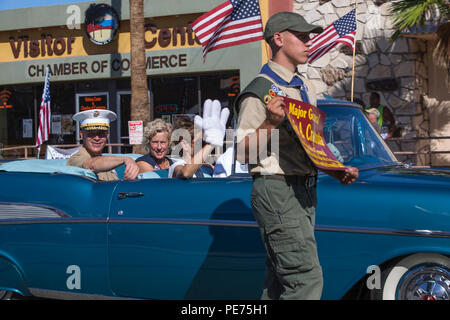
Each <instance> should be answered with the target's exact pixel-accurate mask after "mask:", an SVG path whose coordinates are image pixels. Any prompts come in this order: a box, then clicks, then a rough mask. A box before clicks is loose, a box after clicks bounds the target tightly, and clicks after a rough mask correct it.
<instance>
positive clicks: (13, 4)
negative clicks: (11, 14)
mask: <svg viewBox="0 0 450 320" xmlns="http://www.w3.org/2000/svg"><path fill="white" fill-rule="evenodd" d="M75 2H87V1H86V0H84V1H83V0H0V10H9V9H18V8H29V7H41V6H51V5H55V4H66V3H75Z"/></svg>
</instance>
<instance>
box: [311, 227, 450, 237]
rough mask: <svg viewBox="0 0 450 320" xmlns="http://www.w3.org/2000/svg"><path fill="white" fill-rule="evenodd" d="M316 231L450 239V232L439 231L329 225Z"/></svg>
mask: <svg viewBox="0 0 450 320" xmlns="http://www.w3.org/2000/svg"><path fill="white" fill-rule="evenodd" d="M315 230H316V231H325V232H346V233H365V234H380V235H393V236H411V237H433V238H450V232H446V231H438V230H412V229H394V228H367V227H347V226H328V225H317V226H316V227H315Z"/></svg>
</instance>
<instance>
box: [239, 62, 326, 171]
mask: <svg viewBox="0 0 450 320" xmlns="http://www.w3.org/2000/svg"><path fill="white" fill-rule="evenodd" d="M268 64H269V67H270V68H271V69H272V70H273V71H274V72H275V73H276V74H278V75H279V76H280V77H281V78H282V79H283V80H285V81H287V82H290V81H291V80H292V78H293V77H294V75H295V74H294V73H292V72H291V71H289V70H288V69H286V68H285V67H283V66H281V65H279V64H277V63H275V62H273V61H271V60H270V61H269V62H268ZM262 76H264V77H265V78H267V79H269V80H270V78H269V77H267V76H266V75H262ZM301 78H302V80H303V82H304V84H305V85H306V86H307V88H308V97H309V100H310V104H313V105H316V104H317V99H316V92H315V88H314V85H313V84H312V83H311V82H310V81H308V80H306V79H304V78H303V77H301ZM273 82H274V81H273ZM276 86H277V87H278V88H279V89H281V90H282V91H283V92H284V93H285V95H286V96H287V97H289V98H293V99H297V100H300V101H302V98H301V95H300V91H299V89H298V88H293V87H285V86H282V85H279V84H276ZM265 119H266V105H265V104H264V102H263V101H261V100H260V99H259V98H257V97H255V96H253V95H247V96H244V97H243V98H242V100H241V102H240V108H239V117H238V127H237V130H236V138H237V142H238V143H239V142H240V141H242V139H244V138H245V136H247V135H250V134H252V133H254V132H255V131H256V129H257V128H258V127H259V126H260V125H261V124H262V123H263V122H264V120H265ZM277 129H279V130H278V133H279V139H278V141H279V144H278V154H277V153H276V148H271V150H270V151H264V152H262V153H260V154H259V156H258V158H257V163H251V162H252V161H251V160H252V159H250V163H249V172H250V174H255V173H260V174H282V175H316V174H317V168H316V167H315V165H314V164H313V163H312V161H311V160H310V159H309V158H308V156H307V154H306V152H305V150H304V149H303V147H302V146H301V145H300V143H299V141H298V137H297V136H293V135H291V134H290V133H289V132H288V131H287V130H286V129H285V128H283V127H281V126H279V127H278V128H277ZM294 135H295V133H294ZM272 138H276V137H274V136H272ZM274 142H276V139H275V141H271V142H270V143H269V147H270V145H271V143H274ZM249 143H250V144H252V139H250V142H249ZM250 150H251V145H250ZM237 152H240V151H239V149H238V150H237Z"/></svg>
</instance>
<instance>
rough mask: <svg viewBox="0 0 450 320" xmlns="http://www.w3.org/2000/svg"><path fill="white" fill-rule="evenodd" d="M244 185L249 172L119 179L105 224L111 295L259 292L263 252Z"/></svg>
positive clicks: (198, 295) (238, 295) (199, 295)
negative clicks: (233, 175) (237, 176)
mask: <svg viewBox="0 0 450 320" xmlns="http://www.w3.org/2000/svg"><path fill="white" fill-rule="evenodd" d="M250 190H251V179H250V178H248V177H247V178H242V179H233V178H205V179H190V180H180V179H170V178H161V179H144V180H137V181H120V182H119V184H118V186H117V188H116V190H115V194H114V195H113V199H112V204H111V211H110V217H109V224H108V245H109V249H108V250H109V270H110V281H111V287H112V289H113V291H114V292H115V294H117V295H118V296H125V297H137V298H151V299H184V298H187V299H198V298H200V299H201V298H203V299H213V298H218V299H220V298H227V299H233V298H248V299H256V298H258V297H259V294H260V290H261V286H262V283H261V282H262V279H263V273H264V259H265V251H264V247H263V244H262V241H261V239H260V235H259V231H258V228H257V225H256V223H255V221H254V219H253V215H252V211H251V207H250ZM236 288H239V290H236Z"/></svg>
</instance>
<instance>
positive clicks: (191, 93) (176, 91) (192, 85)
mask: <svg viewBox="0 0 450 320" xmlns="http://www.w3.org/2000/svg"><path fill="white" fill-rule="evenodd" d="M197 82H198V80H197V77H196V76H191V77H190V76H185V77H164V78H156V79H152V82H151V88H152V92H153V104H154V107H153V118H154V119H155V118H162V119H163V120H165V121H168V122H172V115H174V114H184V113H197V112H198V83H197Z"/></svg>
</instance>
